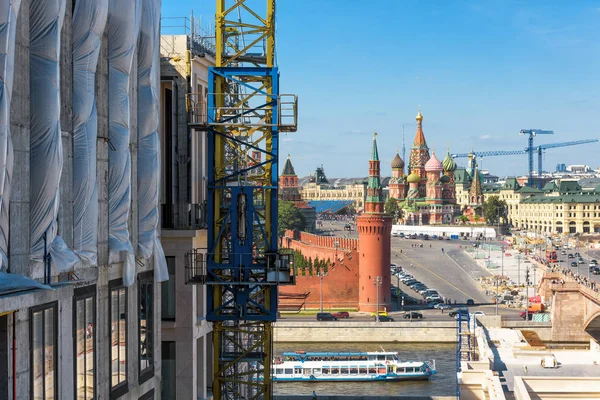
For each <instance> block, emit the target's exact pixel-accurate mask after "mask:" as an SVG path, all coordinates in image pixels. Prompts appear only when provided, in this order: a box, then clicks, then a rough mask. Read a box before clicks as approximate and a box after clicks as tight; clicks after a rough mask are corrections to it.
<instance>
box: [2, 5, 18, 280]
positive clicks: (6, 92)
mask: <svg viewBox="0 0 600 400" xmlns="http://www.w3.org/2000/svg"><path fill="white" fill-rule="evenodd" d="M20 8H21V0H0V271H6V270H7V268H8V235H9V225H8V221H9V218H8V217H9V208H8V206H9V200H10V180H11V177H12V170H13V161H14V159H13V147H12V140H11V136H10V99H11V97H12V85H13V75H14V70H15V65H14V63H15V38H16V28H17V17H18V16H19V9H20Z"/></svg>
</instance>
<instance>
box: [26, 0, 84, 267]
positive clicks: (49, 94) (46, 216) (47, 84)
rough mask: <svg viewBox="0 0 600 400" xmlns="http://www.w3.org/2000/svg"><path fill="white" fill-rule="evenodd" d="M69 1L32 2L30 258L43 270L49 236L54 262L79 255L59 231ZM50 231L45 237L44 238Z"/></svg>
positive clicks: (70, 262) (69, 262)
mask: <svg viewBox="0 0 600 400" xmlns="http://www.w3.org/2000/svg"><path fill="white" fill-rule="evenodd" d="M64 15H65V0H54V1H47V0H31V1H30V3H29V38H30V43H29V54H30V68H29V72H30V108H31V117H30V118H31V119H30V121H31V136H30V144H31V148H30V206H29V212H30V215H29V221H30V241H31V250H30V258H31V260H32V261H33V263H34V266H35V268H34V271H33V276H38V275H40V272H41V271H42V265H43V264H42V261H43V256H44V241H46V244H47V246H48V250H49V252H50V257H51V259H52V265H53V267H54V268H55V270H57V271H58V272H63V271H67V270H69V269H71V268H73V266H74V265H75V264H76V263H77V262H78V258H77V256H76V255H75V254H74V253H73V252H72V251H71V250H70V249H69V248H68V247H67V246H66V245H65V243H64V241H63V240H62V238H61V237H60V236H58V234H57V228H58V225H57V216H58V207H59V199H60V192H59V185H60V176H61V173H62V167H63V149H62V140H61V130H60V65H59V60H60V32H61V28H62V24H63V19H64ZM44 235H45V238H44Z"/></svg>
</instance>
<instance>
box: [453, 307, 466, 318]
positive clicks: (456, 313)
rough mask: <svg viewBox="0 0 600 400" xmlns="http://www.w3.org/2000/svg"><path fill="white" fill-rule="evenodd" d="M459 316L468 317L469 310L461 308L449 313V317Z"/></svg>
mask: <svg viewBox="0 0 600 400" xmlns="http://www.w3.org/2000/svg"><path fill="white" fill-rule="evenodd" d="M458 314H461V315H462V316H464V317H466V316H467V315H469V310H467V309H466V308H459V309H458V310H454V311H450V312H449V313H448V316H449V317H456V316H457V315H458Z"/></svg>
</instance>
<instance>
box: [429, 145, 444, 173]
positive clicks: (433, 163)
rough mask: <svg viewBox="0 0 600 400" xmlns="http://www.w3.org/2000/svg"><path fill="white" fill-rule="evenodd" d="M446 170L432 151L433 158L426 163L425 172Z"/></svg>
mask: <svg viewBox="0 0 600 400" xmlns="http://www.w3.org/2000/svg"><path fill="white" fill-rule="evenodd" d="M443 170H444V167H442V163H441V162H440V160H438V159H437V157H436V156H435V151H433V150H432V151H431V158H430V159H429V161H427V163H425V171H427V172H441V171H443Z"/></svg>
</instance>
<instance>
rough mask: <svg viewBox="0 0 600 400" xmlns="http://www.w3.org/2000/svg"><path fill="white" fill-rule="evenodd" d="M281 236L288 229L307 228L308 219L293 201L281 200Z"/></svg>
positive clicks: (279, 232)
mask: <svg viewBox="0 0 600 400" xmlns="http://www.w3.org/2000/svg"><path fill="white" fill-rule="evenodd" d="M278 208H279V209H278V214H279V229H278V234H279V236H283V234H284V233H285V231H286V230H287V229H292V230H298V231H302V230H304V229H305V228H306V220H305V219H304V216H303V215H302V213H301V212H300V210H299V209H297V208H296V207H294V203H292V202H291V201H279V204H278Z"/></svg>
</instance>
